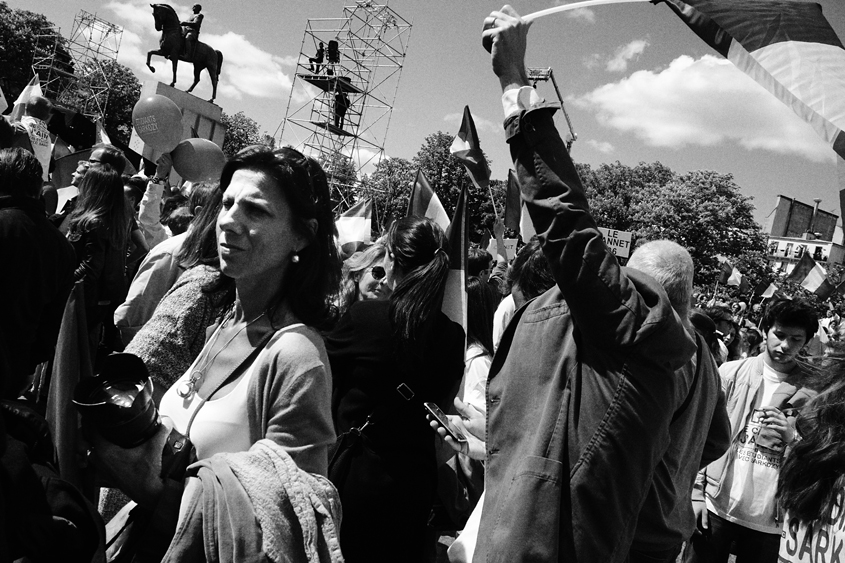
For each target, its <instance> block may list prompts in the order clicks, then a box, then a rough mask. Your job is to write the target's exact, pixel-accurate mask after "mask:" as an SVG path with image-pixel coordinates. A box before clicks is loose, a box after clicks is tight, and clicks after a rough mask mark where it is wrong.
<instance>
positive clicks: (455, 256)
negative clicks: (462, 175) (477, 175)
mask: <svg viewBox="0 0 845 563" xmlns="http://www.w3.org/2000/svg"><path fill="white" fill-rule="evenodd" d="M467 198H468V194H467V189H466V187H464V188H463V189H462V190H461V195H460V196H459V197H458V203H457V205H455V213H454V215H452V222H451V224H450V225H449V230H448V231H446V238H448V239H449V277H448V278H447V279H446V290H445V291H444V293H443V307H442V308H441V310H442V311H443V314H444V315H446V316H447V317H449V318H450V319H451V320H453V321H454V322H456V323H458V324H460V325H461V327H463V329H464V334H466V330H467V293H466V263H467V251H468V250H469V236H468V235H467V226H468V225H467Z"/></svg>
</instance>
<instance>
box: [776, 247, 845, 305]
mask: <svg viewBox="0 0 845 563" xmlns="http://www.w3.org/2000/svg"><path fill="white" fill-rule="evenodd" d="M786 280H787V281H791V282H794V283H797V284H799V285H800V286H801V287H803V288H804V289H806V290H807V291H812V292H813V293H815V294H816V295H818V296H819V299H821V300H825V299H827V298H828V297H830V295H831V294H832V293H833V290H834V289H836V288H835V287H834V285H833V284H832V283H830V281H828V279H827V272H825V270H824V268H822V267H821V266H819V265H818V264H816V261H815V260H813V259H812V258H811V257H810V253H809V252H805V253H804V254H802V255H801V259H800V260H799V261H798V263H797V264H796V265H795V269H793V270H792V272H790V274H789V275H788V276H786Z"/></svg>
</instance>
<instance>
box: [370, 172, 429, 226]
mask: <svg viewBox="0 0 845 563" xmlns="http://www.w3.org/2000/svg"><path fill="white" fill-rule="evenodd" d="M416 173H417V169H416V166H414V165H413V164H412V163H411V162H410V161H408V160H406V159H404V158H398V157H393V158H383V159H381V161H380V162H379V163H378V164H377V165H376V169H375V171H374V172H373V173H372V174H371V175H369V176H364V178H363V179H362V180H361V189H360V191H359V195H360V197H363V198H369V199H370V200H371V201H372V202H373V230H374V231H376V232H379V233H380V232H382V231H384V230H385V229H386V228H387V227H388V225H390V223H391V222H392V221H393V220H394V219H396V218H399V217H404V216H405V211H406V210H407V209H408V198H409V197H410V194H411V187H412V186H413V183H414V179H415V177H416Z"/></svg>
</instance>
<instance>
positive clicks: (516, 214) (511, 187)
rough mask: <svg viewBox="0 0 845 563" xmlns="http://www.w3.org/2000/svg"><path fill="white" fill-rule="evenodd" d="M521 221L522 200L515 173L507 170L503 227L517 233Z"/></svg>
mask: <svg viewBox="0 0 845 563" xmlns="http://www.w3.org/2000/svg"><path fill="white" fill-rule="evenodd" d="M521 220H522V199H521V197H520V195H519V182H518V181H517V180H516V172H514V171H513V170H508V188H507V191H506V192H505V227H507V228H508V229H513V230H514V231H517V230H519V223H520V221H521Z"/></svg>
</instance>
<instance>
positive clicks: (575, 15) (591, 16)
mask: <svg viewBox="0 0 845 563" xmlns="http://www.w3.org/2000/svg"><path fill="white" fill-rule="evenodd" d="M566 4H574V2H561V0H555V6H564V5H566ZM563 14H564V15H565V16H566V17H567V18H569V19H573V20H581V21H585V22H587V23H596V13H595V12H594V11H593V10H591V9H590V8H577V9H575V10H568V11H566V12H564V13H563Z"/></svg>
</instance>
